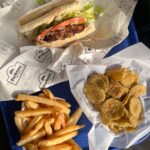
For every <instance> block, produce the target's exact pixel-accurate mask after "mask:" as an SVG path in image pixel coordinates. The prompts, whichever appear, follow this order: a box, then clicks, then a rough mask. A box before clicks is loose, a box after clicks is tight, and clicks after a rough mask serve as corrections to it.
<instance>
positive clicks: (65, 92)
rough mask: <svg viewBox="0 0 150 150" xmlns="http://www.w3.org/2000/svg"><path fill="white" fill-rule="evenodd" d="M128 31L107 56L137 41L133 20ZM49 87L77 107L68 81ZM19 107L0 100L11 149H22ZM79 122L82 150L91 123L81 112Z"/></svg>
mask: <svg viewBox="0 0 150 150" xmlns="http://www.w3.org/2000/svg"><path fill="white" fill-rule="evenodd" d="M129 33H130V34H129V36H128V37H127V38H126V39H125V40H124V41H123V42H122V43H120V44H119V45H118V46H116V47H114V48H113V49H112V50H111V51H110V52H109V53H108V55H107V56H111V55H112V54H114V53H116V52H118V51H121V50H122V49H124V48H126V47H128V46H130V45H133V44H135V43H137V42H138V37H137V33H136V30H135V26H134V23H133V21H131V23H130V25H129ZM49 89H50V90H52V92H53V93H54V94H55V95H56V96H57V97H62V98H64V99H66V100H68V102H69V103H71V104H72V107H71V109H72V112H74V110H75V109H76V108H77V107H78V104H77V102H76V100H75V99H74V97H73V95H72V94H71V91H70V88H69V83H68V82H64V83H60V84H57V85H55V86H52V87H50V88H49ZM20 107H21V103H19V102H15V101H9V102H8V101H7V102H0V111H1V113H2V116H3V120H4V124H5V127H6V130H7V134H8V139H9V144H10V148H11V150H22V148H21V147H17V146H16V142H17V141H18V140H19V133H18V130H17V128H16V126H15V124H14V111H15V110H20ZM79 124H85V125H86V127H85V128H84V129H82V130H81V131H80V133H79V135H78V136H77V137H76V138H75V140H76V142H77V143H78V144H79V145H80V146H81V147H82V148H83V150H88V149H89V148H88V139H87V133H88V131H89V130H90V128H91V123H90V122H89V121H88V119H87V118H86V116H85V115H84V114H83V115H82V117H81V119H80V120H79ZM145 138H147V136H146V137H144V138H143V139H141V140H140V141H139V142H141V141H143V140H145ZM139 142H138V143H139ZM110 150H117V148H110Z"/></svg>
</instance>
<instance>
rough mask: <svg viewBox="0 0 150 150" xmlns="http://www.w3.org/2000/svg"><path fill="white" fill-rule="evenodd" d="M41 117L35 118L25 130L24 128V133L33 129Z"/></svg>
mask: <svg viewBox="0 0 150 150" xmlns="http://www.w3.org/2000/svg"><path fill="white" fill-rule="evenodd" d="M42 117H43V116H42V115H41V116H35V117H34V118H33V119H32V120H31V121H30V123H29V124H28V126H27V128H26V131H28V130H30V129H31V128H33V127H34V126H35V125H36V124H37V122H38V121H39V120H40V119H41V118H42Z"/></svg>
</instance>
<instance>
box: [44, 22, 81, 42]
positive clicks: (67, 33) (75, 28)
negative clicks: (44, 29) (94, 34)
mask: <svg viewBox="0 0 150 150" xmlns="http://www.w3.org/2000/svg"><path fill="white" fill-rule="evenodd" d="M83 30H84V24H80V25H68V26H65V27H64V28H63V29H59V30H56V31H51V32H49V33H48V35H46V36H45V38H44V41H47V42H51V41H56V40H63V39H65V38H70V37H72V36H73V35H75V34H76V33H80V32H82V31H83Z"/></svg>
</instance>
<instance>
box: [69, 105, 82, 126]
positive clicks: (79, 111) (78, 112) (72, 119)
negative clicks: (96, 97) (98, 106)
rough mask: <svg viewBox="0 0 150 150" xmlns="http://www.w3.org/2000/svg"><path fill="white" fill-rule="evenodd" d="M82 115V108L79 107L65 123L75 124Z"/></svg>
mask: <svg viewBox="0 0 150 150" xmlns="http://www.w3.org/2000/svg"><path fill="white" fill-rule="evenodd" d="M81 115H82V109H81V108H80V107H79V108H78V109H77V110H76V111H75V112H74V113H73V115H72V116H71V117H70V120H69V121H68V122H67V125H75V124H77V122H78V121H79V119H80V117H81Z"/></svg>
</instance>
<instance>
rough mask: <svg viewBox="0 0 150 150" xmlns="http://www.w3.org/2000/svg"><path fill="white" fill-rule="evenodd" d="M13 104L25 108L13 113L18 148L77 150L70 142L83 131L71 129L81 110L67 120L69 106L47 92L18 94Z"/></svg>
mask: <svg viewBox="0 0 150 150" xmlns="http://www.w3.org/2000/svg"><path fill="white" fill-rule="evenodd" d="M16 101H23V102H24V106H25V109H23V110H22V111H16V112H15V122H16V125H17V127H18V129H19V131H20V132H21V135H22V136H21V139H20V140H19V141H18V142H17V145H18V146H24V147H25V149H26V150H81V148H80V147H79V146H78V145H77V143H76V142H75V141H74V140H72V138H73V137H75V136H76V135H77V134H78V130H79V129H81V128H83V127H84V125H75V124H76V123H77V122H78V120H79V118H80V117H81V115H82V110H81V108H78V109H77V110H76V111H75V113H74V114H73V115H72V116H71V118H70V116H69V113H70V107H71V105H70V104H69V103H67V102H66V101H65V100H64V99H60V98H57V97H55V96H54V95H53V94H52V93H51V91H49V90H47V89H44V90H43V93H41V94H39V96H29V95H25V94H19V95H18V96H17V97H16ZM46 135H47V136H46Z"/></svg>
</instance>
